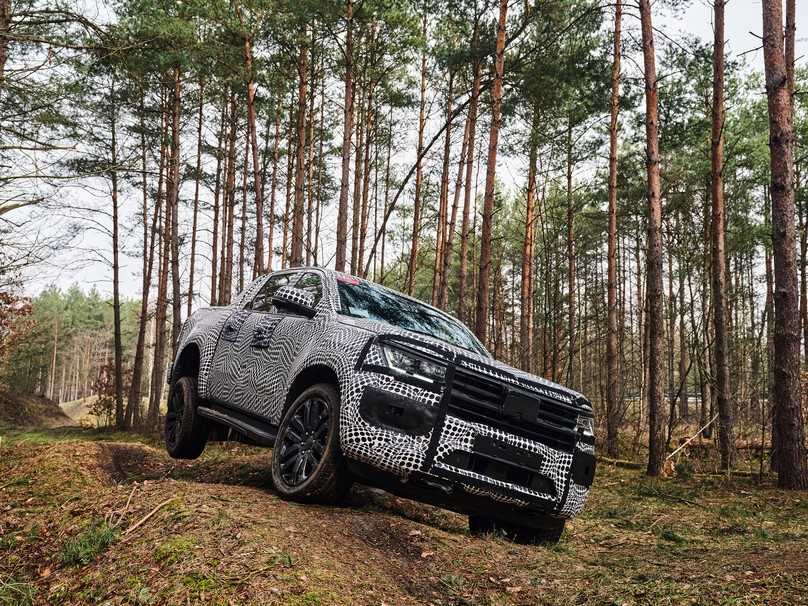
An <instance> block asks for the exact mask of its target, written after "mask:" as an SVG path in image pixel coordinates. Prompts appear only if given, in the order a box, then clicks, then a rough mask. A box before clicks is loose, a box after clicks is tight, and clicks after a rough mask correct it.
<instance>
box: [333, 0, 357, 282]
mask: <svg viewBox="0 0 808 606" xmlns="http://www.w3.org/2000/svg"><path fill="white" fill-rule="evenodd" d="M345 21H346V24H347V31H346V33H345V110H344V114H343V131H342V174H341V179H340V186H339V208H338V209H337V251H336V259H335V262H334V266H335V269H336V270H337V271H345V256H346V255H345V253H346V247H347V244H348V186H349V180H350V178H351V136H352V135H353V112H354V108H353V101H354V91H353V27H354V23H353V0H345Z"/></svg>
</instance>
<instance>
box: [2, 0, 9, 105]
mask: <svg viewBox="0 0 808 606" xmlns="http://www.w3.org/2000/svg"><path fill="white" fill-rule="evenodd" d="M10 26H11V0H0V91H2V90H3V88H5V83H6V61H7V60H8V30H9V27H10Z"/></svg>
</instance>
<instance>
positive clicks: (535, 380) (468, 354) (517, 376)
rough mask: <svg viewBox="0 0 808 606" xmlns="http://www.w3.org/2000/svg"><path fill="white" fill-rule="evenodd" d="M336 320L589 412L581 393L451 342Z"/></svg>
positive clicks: (348, 319) (379, 325)
mask: <svg viewBox="0 0 808 606" xmlns="http://www.w3.org/2000/svg"><path fill="white" fill-rule="evenodd" d="M338 318H339V321H340V322H342V323H343V324H346V325H348V326H353V327H355V328H359V329H361V330H365V331H368V332H371V333H374V334H377V335H399V336H403V337H408V338H410V339H416V340H419V341H424V342H425V343H427V344H429V345H432V346H433V347H431V348H430V349H433V350H434V349H437V350H439V353H441V354H442V355H444V356H445V357H447V358H449V359H455V360H457V362H458V364H459V365H461V366H464V367H466V368H469V369H470V370H473V371H477V372H481V373H483V374H489V375H491V376H494V377H496V378H500V379H503V380H505V381H507V382H509V383H512V384H514V385H518V386H519V387H521V388H523V389H526V390H529V391H532V392H535V393H539V394H542V395H545V396H549V397H551V398H557V399H560V400H562V401H564V402H566V403H568V404H575V405H577V406H580V407H587V408H590V409H591V406H590V404H589V402H588V400H587V399H586V397H585V396H584V395H583V394H580V393H578V392H577V391H575V390H573V389H569V388H568V387H564V386H563V385H559V384H558V383H554V382H552V381H548V380H547V379H545V378H543V377H540V376H537V375H534V374H531V373H529V372H525V371H524V370H520V369H518V368H514V367H513V366H509V365H508V364H505V363H504V362H500V361H499V360H495V359H494V358H493V357H491V356H489V355H483V354H480V353H477V352H474V351H471V350H468V349H464V348H462V347H457V346H456V345H452V344H451V343H448V342H446V341H442V340H441V339H437V338H435V337H432V336H429V335H425V334H422V333H418V332H412V331H409V330H404V329H402V328H398V327H395V326H392V325H390V324H386V323H384V322H379V321H377V320H371V319H369V318H355V317H352V316H345V315H339V316H338Z"/></svg>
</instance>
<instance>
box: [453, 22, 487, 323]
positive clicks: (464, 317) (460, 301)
mask: <svg viewBox="0 0 808 606" xmlns="http://www.w3.org/2000/svg"><path fill="white" fill-rule="evenodd" d="M479 35H480V33H479V22H478V21H477V20H475V21H474V33H473V34H472V39H471V46H472V49H473V52H474V53H475V54H474V59H473V60H472V83H471V98H470V99H469V115H468V122H469V142H468V153H467V155H466V187H465V191H464V195H463V219H462V222H461V227H460V268H459V271H458V284H457V318H458V319H459V320H460V321H461V322H468V321H469V316H468V314H467V313H466V310H467V307H466V296H467V295H466V290H467V289H468V267H469V232H470V230H471V192H472V187H473V182H472V176H473V171H474V156H475V154H476V146H475V145H476V144H475V135H476V133H477V106H478V105H479V100H480V79H481V70H482V65H481V61H480V58H479V57H478V56H477V52H478V43H479Z"/></svg>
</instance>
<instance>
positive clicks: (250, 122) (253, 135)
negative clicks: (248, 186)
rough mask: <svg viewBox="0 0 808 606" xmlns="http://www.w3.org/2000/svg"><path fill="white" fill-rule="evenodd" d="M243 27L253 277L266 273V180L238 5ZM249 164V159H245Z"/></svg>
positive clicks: (246, 40) (250, 55) (248, 50)
mask: <svg viewBox="0 0 808 606" xmlns="http://www.w3.org/2000/svg"><path fill="white" fill-rule="evenodd" d="M235 10H236V14H237V15H238V18H239V21H240V22H241V27H242V28H244V70H245V71H246V72H247V130H248V131H249V136H250V148H251V150H252V163H253V187H254V188H255V259H254V261H253V277H255V276H257V275H260V274H262V273H264V185H263V183H264V180H263V174H262V172H261V161H260V154H259V151H258V129H257V126H256V119H255V74H254V73H253V71H254V70H253V53H252V37H251V36H250V35H249V34H248V33H247V31H246V28H245V25H244V18H243V16H242V14H241V10H240V8H239V6H238V3H236V5H235ZM244 162H245V163H246V162H247V158H246V157H245V158H244Z"/></svg>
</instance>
